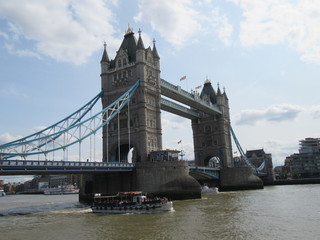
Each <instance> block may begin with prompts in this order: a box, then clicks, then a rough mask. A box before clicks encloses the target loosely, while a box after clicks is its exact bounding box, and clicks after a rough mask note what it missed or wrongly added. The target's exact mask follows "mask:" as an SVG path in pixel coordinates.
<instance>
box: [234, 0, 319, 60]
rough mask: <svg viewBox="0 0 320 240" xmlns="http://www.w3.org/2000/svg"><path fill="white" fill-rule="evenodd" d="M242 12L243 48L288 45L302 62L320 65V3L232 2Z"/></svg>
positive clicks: (280, 0) (307, 0) (285, 0)
mask: <svg viewBox="0 0 320 240" xmlns="http://www.w3.org/2000/svg"><path fill="white" fill-rule="evenodd" d="M229 1H230V2H233V3H234V4H236V5H237V6H239V7H240V8H242V9H243V18H244V19H243V21H242V22H241V25H240V35H239V38H240V42H241V44H242V45H244V46H257V45H261V44H281V43H287V44H288V45H289V46H290V47H291V48H293V49H294V50H296V51H297V52H299V53H300V54H301V60H302V61H305V62H311V63H317V64H320V29H319V27H318V23H319V21H320V4H319V3H318V2H316V1H313V0H299V1H289V0H265V1H252V0H229Z"/></svg>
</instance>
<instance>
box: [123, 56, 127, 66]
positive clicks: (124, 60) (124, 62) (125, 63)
mask: <svg viewBox="0 0 320 240" xmlns="http://www.w3.org/2000/svg"><path fill="white" fill-rule="evenodd" d="M125 65H127V59H125V58H124V59H123V66H125Z"/></svg>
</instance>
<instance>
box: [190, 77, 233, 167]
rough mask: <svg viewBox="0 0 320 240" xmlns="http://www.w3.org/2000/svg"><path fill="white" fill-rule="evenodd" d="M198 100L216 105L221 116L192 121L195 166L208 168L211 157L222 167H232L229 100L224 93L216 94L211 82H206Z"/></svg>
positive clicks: (219, 91) (206, 116) (218, 92)
mask: <svg viewBox="0 0 320 240" xmlns="http://www.w3.org/2000/svg"><path fill="white" fill-rule="evenodd" d="M200 98H201V99H203V100H205V101H207V102H210V103H212V104H217V105H218V107H219V109H220V111H221V113H222V114H221V115H214V116H210V115H207V114H204V117H203V118H201V119H195V120H192V129H193V141H194V151H195V162H196V165H197V166H208V162H209V160H210V159H211V158H212V157H218V158H219V159H220V164H221V166H222V167H232V166H233V164H232V144H231V135H230V114H229V100H228V97H227V94H226V93H225V91H224V92H223V93H221V90H220V88H219V86H218V90H217V93H216V92H215V90H214V89H213V87H212V85H211V82H210V81H209V80H206V81H205V83H204V87H203V89H202V92H201V94H200Z"/></svg>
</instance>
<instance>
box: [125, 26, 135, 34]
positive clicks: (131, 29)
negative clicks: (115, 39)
mask: <svg viewBox="0 0 320 240" xmlns="http://www.w3.org/2000/svg"><path fill="white" fill-rule="evenodd" d="M133 33H134V32H133V28H130V24H129V23H128V29H127V31H126V32H125V34H124V36H127V35H129V34H133Z"/></svg>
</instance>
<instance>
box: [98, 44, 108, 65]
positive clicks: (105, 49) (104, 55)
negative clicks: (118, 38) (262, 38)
mask: <svg viewBox="0 0 320 240" xmlns="http://www.w3.org/2000/svg"><path fill="white" fill-rule="evenodd" d="M103 46H104V50H103V55H102V58H101V61H100V63H102V62H109V57H108V53H107V43H106V42H104V44H103Z"/></svg>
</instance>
